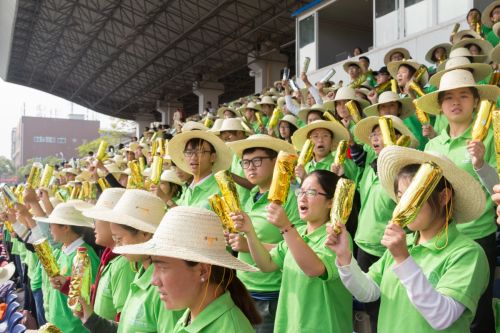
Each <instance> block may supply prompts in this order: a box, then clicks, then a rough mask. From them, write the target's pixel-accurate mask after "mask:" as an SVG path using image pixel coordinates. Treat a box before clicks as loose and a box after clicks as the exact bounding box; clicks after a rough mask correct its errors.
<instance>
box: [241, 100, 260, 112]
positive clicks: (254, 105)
mask: <svg viewBox="0 0 500 333" xmlns="http://www.w3.org/2000/svg"><path fill="white" fill-rule="evenodd" d="M243 109H244V110H246V109H251V110H254V111H260V105H258V104H257V103H255V102H248V103H247V104H246V105H244V106H243Z"/></svg>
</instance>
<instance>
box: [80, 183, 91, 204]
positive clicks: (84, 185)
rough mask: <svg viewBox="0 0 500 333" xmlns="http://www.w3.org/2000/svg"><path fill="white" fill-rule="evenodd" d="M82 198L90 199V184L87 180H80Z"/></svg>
mask: <svg viewBox="0 0 500 333" xmlns="http://www.w3.org/2000/svg"><path fill="white" fill-rule="evenodd" d="M81 192H82V193H83V194H82V200H90V196H91V194H92V185H91V184H90V182H89V181H84V182H82V189H81Z"/></svg>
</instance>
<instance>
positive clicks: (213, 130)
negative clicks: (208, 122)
mask: <svg viewBox="0 0 500 333" xmlns="http://www.w3.org/2000/svg"><path fill="white" fill-rule="evenodd" d="M223 122H224V119H223V118H217V119H215V120H214V124H213V125H212V127H211V128H210V129H209V130H208V131H209V132H210V133H214V134H215V135H219V134H220V131H219V130H220V128H221V126H222V123H223Z"/></svg>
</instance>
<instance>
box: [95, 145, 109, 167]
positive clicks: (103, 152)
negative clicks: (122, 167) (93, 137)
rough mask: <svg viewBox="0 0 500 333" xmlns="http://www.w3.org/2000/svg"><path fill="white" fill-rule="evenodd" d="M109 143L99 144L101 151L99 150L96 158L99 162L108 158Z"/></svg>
mask: <svg viewBox="0 0 500 333" xmlns="http://www.w3.org/2000/svg"><path fill="white" fill-rule="evenodd" d="M107 150H108V143H107V142H106V141H101V142H100V143H99V149H97V154H96V156H95V158H96V159H97V160H98V161H101V162H102V161H104V160H105V159H106V158H107V157H108V151H107Z"/></svg>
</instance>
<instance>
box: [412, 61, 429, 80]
mask: <svg viewBox="0 0 500 333" xmlns="http://www.w3.org/2000/svg"><path fill="white" fill-rule="evenodd" d="M425 73H427V67H425V65H420V67H419V68H418V69H417V71H416V72H415V74H413V80H415V82H418V81H420V79H421V78H422V76H423V75H424V74H425Z"/></svg>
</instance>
